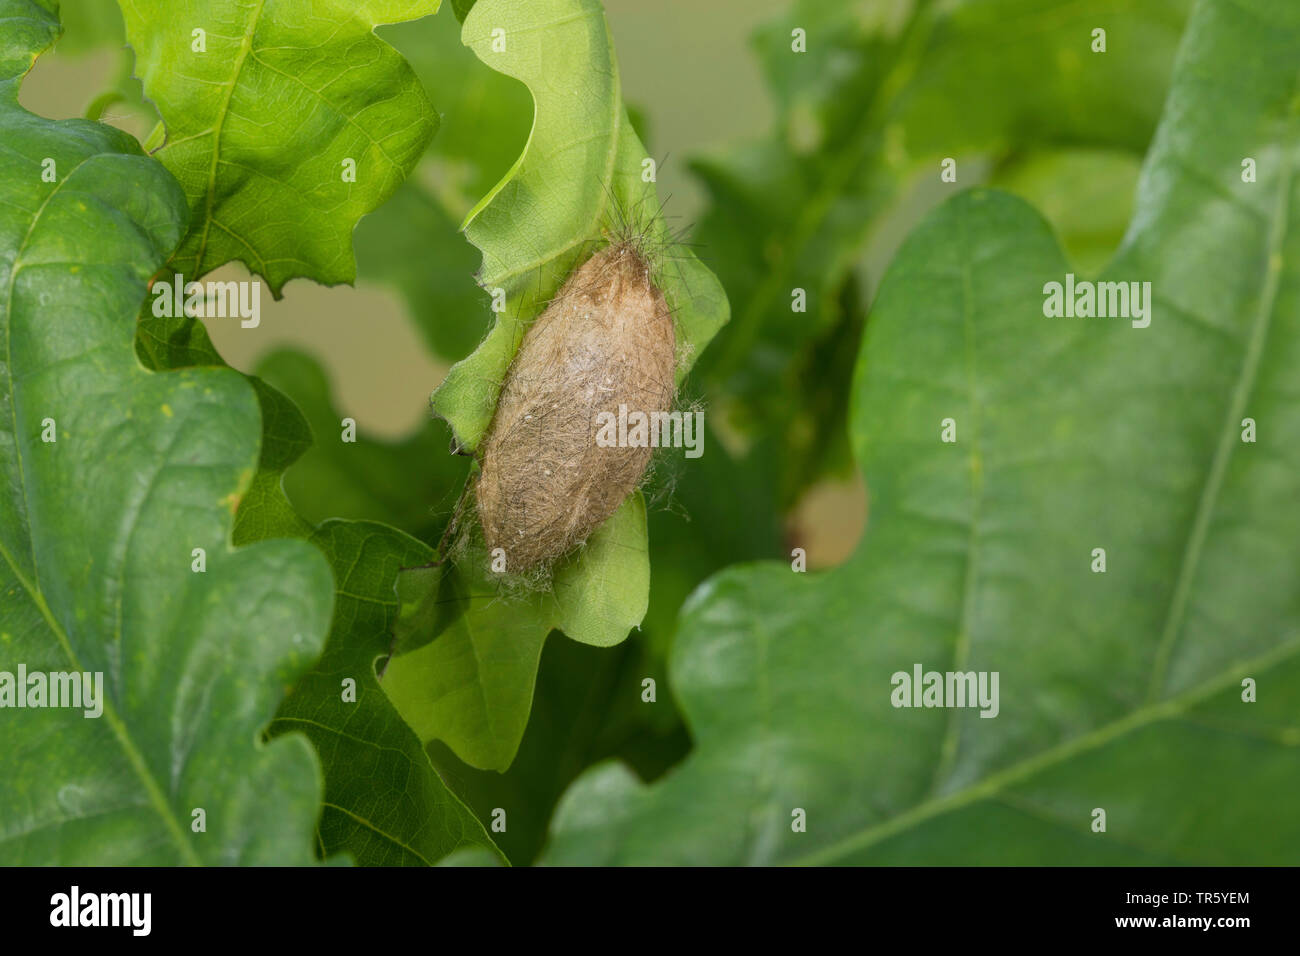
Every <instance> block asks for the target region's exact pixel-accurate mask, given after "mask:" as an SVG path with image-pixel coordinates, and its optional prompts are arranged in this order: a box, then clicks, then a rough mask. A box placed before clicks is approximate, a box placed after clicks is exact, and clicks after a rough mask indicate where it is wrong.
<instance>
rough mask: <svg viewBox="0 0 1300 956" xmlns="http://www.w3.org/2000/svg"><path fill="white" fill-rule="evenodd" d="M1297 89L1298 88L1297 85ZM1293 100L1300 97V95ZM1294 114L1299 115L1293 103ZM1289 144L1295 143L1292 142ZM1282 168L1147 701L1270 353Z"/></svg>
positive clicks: (1155, 691)
mask: <svg viewBox="0 0 1300 956" xmlns="http://www.w3.org/2000/svg"><path fill="white" fill-rule="evenodd" d="M1293 93H1294V88H1293ZM1292 102H1293V103H1294V102H1295V99H1294V96H1293V98H1292ZM1291 119H1292V120H1293V121H1294V119H1295V109H1294V108H1293V111H1292V116H1291ZM1288 145H1289V144H1288ZM1282 153H1283V160H1282V169H1281V173H1280V176H1279V179H1280V183H1279V186H1278V193H1279V195H1278V200H1277V207H1278V212H1277V215H1276V216H1275V218H1274V220H1273V222H1272V224H1271V226H1270V229H1269V235H1268V249H1267V252H1268V258H1267V260H1266V266H1265V274H1264V294H1263V295H1262V296H1260V302H1259V308H1258V311H1257V312H1256V314H1255V319H1254V322H1253V323H1252V325H1251V332H1250V340H1249V341H1248V343H1247V346H1246V354H1245V356H1244V357H1243V358H1242V363H1241V372H1240V374H1239V375H1238V377H1237V384H1236V387H1235V388H1234V389H1233V393H1232V399H1231V401H1230V402H1229V403H1228V412H1227V417H1226V419H1225V421H1224V426H1223V431H1222V432H1221V433H1220V435H1219V444H1218V447H1217V448H1216V449H1215V452H1214V460H1213V461H1212V462H1211V465H1210V473H1209V475H1207V476H1206V479H1205V485H1204V487H1203V488H1202V489H1201V497H1200V500H1199V502H1198V503H1197V506H1196V517H1195V519H1194V521H1193V523H1192V530H1191V533H1190V534H1189V535H1188V538H1187V542H1186V544H1185V545H1184V548H1183V558H1182V562H1181V564H1180V566H1179V570H1178V580H1177V584H1176V585H1175V587H1174V593H1173V595H1172V597H1171V598H1170V603H1169V610H1168V611H1167V612H1166V615H1165V626H1164V628H1163V630H1162V632H1161V637H1160V644H1159V646H1158V647H1157V649H1156V657H1155V662H1154V664H1153V665H1152V668H1151V683H1150V685H1149V686H1148V688H1147V698H1146V699H1147V702H1148V703H1151V702H1154V701H1155V700H1156V699H1157V698H1158V697H1159V696H1160V693H1161V692H1162V691H1163V690H1164V685H1165V681H1166V679H1167V677H1168V669H1169V662H1170V658H1171V657H1172V656H1173V652H1174V648H1175V647H1176V645H1177V643H1178V636H1179V634H1180V633H1181V632H1182V626H1183V618H1184V616H1185V615H1186V611H1187V602H1188V601H1189V599H1190V596H1191V592H1192V581H1193V580H1194V578H1195V576H1196V572H1197V570H1198V569H1199V568H1200V562H1201V552H1202V551H1203V550H1204V548H1205V539H1206V537H1207V536H1208V534H1209V527H1210V520H1211V518H1212V517H1213V513H1214V511H1215V509H1216V507H1217V506H1218V503H1219V494H1220V492H1221V491H1222V489H1223V481H1224V478H1225V477H1226V475H1227V472H1228V464H1229V462H1230V461H1231V459H1232V456H1233V453H1234V452H1235V450H1236V447H1237V445H1238V444H1240V442H1239V441H1238V438H1237V429H1238V428H1239V427H1240V426H1239V425H1237V424H1235V423H1237V422H1240V421H1241V416H1242V413H1243V412H1244V411H1245V410H1246V403H1247V401H1248V400H1249V398H1250V395H1251V392H1252V391H1253V390H1254V387H1255V380H1256V378H1257V377H1258V374H1259V364H1260V360H1261V358H1262V357H1263V353H1264V342H1265V341H1266V340H1267V339H1268V332H1269V328H1270V326H1271V324H1272V318H1273V313H1274V312H1275V311H1276V304H1277V293H1278V288H1279V286H1280V285H1281V277H1282V268H1283V265H1284V260H1283V257H1282V248H1283V245H1284V244H1285V242H1286V235H1287V228H1288V227H1289V226H1290V219H1291V202H1290V199H1291V189H1292V186H1293V184H1294V181H1295V161H1294V158H1293V155H1292V150H1291V149H1290V148H1284V149H1283V150H1282Z"/></svg>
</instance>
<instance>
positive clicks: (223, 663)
mask: <svg viewBox="0 0 1300 956" xmlns="http://www.w3.org/2000/svg"><path fill="white" fill-rule="evenodd" d="M0 21H2V22H4V24H5V27H4V29H3V30H2V31H0V289H2V290H3V291H2V292H0V335H3V341H4V359H3V363H2V364H0V368H2V369H3V375H4V379H5V390H4V391H5V395H6V399H5V401H4V402H3V404H2V405H0V469H3V472H4V483H5V485H6V487H7V491H6V493H5V495H4V497H3V498H2V499H0V555H2V556H3V562H2V563H0V594H3V596H4V597H3V601H2V602H0V608H2V609H0V671H4V672H7V673H10V674H12V673H14V672H16V671H17V669H18V667H20V666H25V667H26V669H27V671H28V673H29V674H30V673H34V672H46V673H49V672H69V671H78V672H88V673H92V674H95V673H98V674H100V675H102V696H101V701H102V714H101V715H100V716H99V718H98V719H95V718H88V717H86V716H83V711H82V710H80V709H67V708H60V709H54V708H46V709H39V710H37V709H23V710H9V709H6V710H5V717H4V720H5V731H4V739H5V747H4V748H3V749H2V750H0V780H3V781H4V785H3V788H0V820H2V821H3V824H0V862H3V863H8V864H49V863H59V864H106V863H113V864H123V863H132V864H178V863H190V864H192V863H213V864H270V863H276V864H286V863H308V862H311V861H312V859H313V858H314V854H313V849H312V839H311V834H312V829H313V826H314V823H315V819H316V815H317V813H318V810H319V800H320V788H319V782H318V780H319V768H318V764H317V762H316V760H315V757H314V756H313V754H312V751H311V748H310V746H309V745H308V744H307V742H306V741H305V740H303V739H302V737H301V736H297V735H295V736H292V737H286V738H285V739H283V740H278V741H275V742H272V743H269V744H262V743H259V742H258V741H257V735H258V732H259V730H260V729H261V728H262V727H264V726H265V724H266V722H267V721H268V720H269V719H270V716H271V714H272V712H273V710H274V708H275V705H276V702H277V701H278V700H279V698H280V697H281V696H282V694H283V693H284V688H285V686H286V685H287V684H290V683H292V681H293V680H294V679H295V678H296V677H297V675H298V674H300V673H301V672H302V671H303V670H305V669H306V667H307V666H309V664H310V662H311V660H312V659H313V658H314V657H315V656H316V655H317V654H318V653H319V651H320V647H321V643H322V640H323V637H324V634H325V631H326V628H327V626H328V621H329V616H330V609H331V593H332V584H331V580H330V573H329V568H328V566H327V565H326V564H325V562H324V561H323V560H322V559H321V557H320V555H319V553H317V552H316V550H315V549H314V548H311V547H309V546H307V545H305V544H303V543H301V542H295V541H275V542H267V543H264V544H260V545H257V546H255V547H249V548H234V547H232V545H231V512H232V511H233V509H234V507H235V503H236V502H237V501H238V499H239V496H240V494H241V493H242V491H243V489H244V488H245V487H246V486H247V485H248V482H249V479H250V477H251V475H252V473H253V469H254V467H255V465H256V463H257V436H258V433H259V430H260V428H259V419H258V408H257V401H256V398H255V396H254V393H253V390H252V389H251V388H250V387H249V386H248V385H247V384H246V383H245V381H244V380H243V379H242V378H241V377H240V376H239V375H237V374H235V373H234V372H231V371H227V370H221V369H211V368H205V369H189V370H184V371H177V372H169V373H156V372H152V371H148V370H146V369H144V368H143V367H141V365H140V364H139V363H138V362H137V360H136V356H135V353H134V350H133V345H132V340H133V337H134V334H135V317H136V312H137V310H138V309H139V307H140V303H141V301H142V300H143V299H144V297H145V295H146V293H147V288H148V281H149V278H150V276H151V275H152V274H153V273H154V272H155V270H157V269H158V267H159V266H161V265H162V264H163V262H164V261H165V260H166V257H167V255H168V253H169V252H170V251H171V250H172V248H173V247H174V246H175V244H176V243H177V242H178V241H179V240H180V238H181V236H182V234H183V232H184V226H185V222H186V205H185V197H184V194H183V192H182V191H181V189H180V187H179V186H178V185H177V184H176V182H175V181H174V180H173V179H172V178H171V177H170V176H169V175H168V174H167V172H166V171H165V170H164V169H163V167H162V166H160V165H159V164H158V163H156V162H155V161H153V160H151V159H149V158H148V157H146V156H144V155H143V153H142V152H141V151H140V148H139V146H138V144H137V143H136V142H135V140H133V139H132V138H131V137H129V136H127V135H126V134H124V133H121V132H120V131H118V130H115V129H112V128H110V127H107V126H102V125H99V124H96V123H90V122H86V121H69V122H52V121H49V120H46V119H43V118H40V117H37V116H34V115H32V114H30V113H28V112H26V111H25V110H23V109H22V108H21V107H19V106H18V104H17V92H18V85H19V83H20V82H21V78H22V77H23V76H24V75H25V74H26V73H27V71H28V70H29V69H30V67H31V65H32V63H33V62H34V60H35V57H36V56H37V54H38V53H40V52H41V51H42V50H44V49H46V48H47V47H48V46H49V45H50V44H51V43H52V42H53V41H54V39H55V37H56V36H57V35H58V31H59V24H58V19H57V15H56V13H55V5H54V3H53V2H51V0H0ZM51 164H52V165H51ZM43 173H50V174H52V175H48V176H46V175H43ZM47 179H52V181H47ZM47 438H50V439H53V440H46V439H47ZM196 549H202V553H199V552H197V551H196ZM200 558H202V559H203V562H204V563H203V566H202V568H201V569H200V570H201V573H196V568H199V565H198V563H197V562H198V561H199V559H200ZM10 690H11V691H12V690H13V688H12V687H11V688H10ZM3 694H4V691H3V690H2V689H0V697H2V695H3ZM10 703H11V702H10ZM199 809H202V811H203V818H202V819H203V822H204V824H205V826H204V827H202V828H200V827H198V822H199V817H198V816H196V811H197V810H199Z"/></svg>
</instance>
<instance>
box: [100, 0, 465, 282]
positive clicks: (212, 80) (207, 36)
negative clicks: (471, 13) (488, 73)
mask: <svg viewBox="0 0 1300 956" xmlns="http://www.w3.org/2000/svg"><path fill="white" fill-rule="evenodd" d="M438 3H439V0H367V2H365V3H362V4H360V5H358V4H354V3H346V2H342V0H325V2H323V3H318V4H316V5H315V7H314V8H313V11H312V16H309V17H307V16H303V15H302V11H301V10H300V9H298V7H297V6H296V5H295V4H293V3H288V2H283V0H281V2H276V0H269V2H267V3H261V4H258V5H256V6H250V5H247V4H239V3H236V2H234V0H122V13H123V16H124V17H125V20H126V31H127V38H128V40H129V41H130V43H131V46H132V47H133V48H134V49H135V51H136V71H137V73H138V74H139V75H140V77H141V79H142V80H143V82H144V91H145V95H146V96H147V97H148V98H149V99H150V100H151V101H153V103H154V104H155V105H156V106H157V108H158V111H159V113H160V114H161V116H162V120H163V127H162V129H161V131H160V133H159V134H155V137H154V139H155V140H157V142H156V143H154V144H151V145H157V146H158V147H160V148H158V149H157V152H156V155H157V156H158V158H159V159H160V160H162V162H163V164H164V165H166V166H167V168H168V169H169V170H171V171H172V173H173V174H174V175H175V176H176V178H177V179H178V180H179V181H180V183H181V185H182V186H183V187H184V189H185V194H186V196H187V198H188V200H189V204H190V210H191V223H190V229H189V232H188V233H187V234H186V236H185V239H184V241H183V242H182V243H181V246H180V248H179V249H178V250H177V251H176V253H175V254H174V255H173V256H172V260H171V262H172V265H173V266H174V267H175V268H176V269H177V270H178V271H180V272H182V273H183V274H184V275H185V276H186V277H187V278H190V277H193V276H198V275H202V274H205V273H207V272H209V271H211V270H212V269H214V268H216V267H217V266H219V265H221V264H223V263H226V262H233V261H236V260H238V261H240V262H243V263H245V264H246V265H247V266H248V268H249V270H250V271H252V272H254V273H256V274H259V275H261V276H263V277H264V278H265V279H266V281H267V283H268V284H269V285H270V287H271V291H272V292H273V293H274V294H275V295H276V296H277V297H278V296H279V295H280V290H281V288H282V287H283V286H284V283H285V282H286V281H288V280H289V279H291V278H294V277H295V276H307V277H309V278H312V279H315V280H316V281H318V282H322V283H325V284H335V283H340V282H351V281H352V279H353V278H354V275H355V271H356V269H355V263H354V261H353V257H352V230H353V228H354V227H355V226H356V223H357V220H359V219H360V218H361V217H362V216H363V215H365V214H366V213H367V212H370V211H371V210H372V209H374V208H376V207H377V206H378V205H379V204H380V203H382V202H383V201H384V200H385V199H387V198H388V196H389V195H391V194H392V192H393V191H394V190H395V189H396V188H397V187H398V185H399V184H400V183H401V182H402V181H403V180H404V179H405V178H406V176H407V174H409V172H410V171H411V169H412V168H413V167H414V165H415V163H416V161H417V160H418V159H419V157H420V154H421V153H422V152H423V151H424V148H425V146H426V144H427V143H428V141H429V138H430V137H431V136H433V133H434V131H435V129H436V128H437V113H436V112H435V111H434V109H433V107H432V105H431V104H430V103H429V101H428V99H427V97H426V96H425V94H424V91H423V90H422V89H421V87H420V83H419V81H418V80H417V79H416V77H415V74H414V73H413V72H412V71H411V68H410V67H409V66H408V65H407V64H406V62H405V61H404V60H403V59H402V58H401V57H400V56H399V55H398V54H397V52H396V51H395V50H393V48H392V47H390V46H389V45H388V44H387V43H385V42H383V41H382V40H380V39H379V38H378V37H376V36H375V35H374V32H373V29H374V26H375V25H376V24H379V23H393V22H397V21H400V20H409V19H413V18H415V17H421V16H425V15H428V14H432V13H434V12H435V11H436V10H437V9H438ZM196 31H203V35H202V36H201V37H200V36H197V35H196ZM200 46H201V49H200ZM349 162H351V163H353V164H354V165H355V178H354V179H353V180H349V179H348V178H347V173H348V167H347V165H346V164H347V163H349Z"/></svg>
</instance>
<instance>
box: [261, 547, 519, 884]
mask: <svg viewBox="0 0 1300 956" xmlns="http://www.w3.org/2000/svg"><path fill="white" fill-rule="evenodd" d="M311 540H312V541H313V543H315V544H316V545H317V546H319V547H320V549H321V550H322V551H324V552H325V554H326V555H327V556H328V557H329V560H330V563H331V564H332V565H333V567H334V573H335V574H336V575H337V577H338V594H337V596H336V602H337V605H336V611H335V615H334V627H333V630H332V632H331V634H330V639H329V644H328V645H327V647H326V648H325V653H324V654H323V655H322V657H321V659H320V662H319V663H318V664H317V665H316V667H314V668H313V669H312V671H311V672H310V673H309V674H307V675H306V676H305V677H304V678H303V679H302V680H300V681H299V682H298V684H297V685H296V686H295V687H294V689H293V692H292V693H291V694H290V695H289V696H288V697H286V698H285V700H284V703H283V704H282V705H281V707H280V711H279V713H278V714H277V715H276V718H275V722H274V723H273V724H272V725H271V732H272V734H273V735H275V734H282V733H288V732H293V731H301V732H302V733H304V734H306V735H307V737H308V738H310V739H311V741H312V743H314V744H315V745H316V750H317V752H318V753H319V754H320V758H321V762H322V763H323V764H324V765H325V810H324V813H323V815H322V817H321V822H320V827H319V831H318V833H319V839H320V846H321V852H322V854H323V855H330V854H333V853H336V852H339V851H344V850H346V851H348V852H350V853H351V854H352V855H353V857H354V858H355V859H356V861H357V862H358V863H362V864H365V865H370V866H410V865H415V866H430V865H433V864H434V863H437V862H438V861H440V860H441V859H443V858H444V857H446V856H447V855H448V854H450V853H452V852H453V851H456V850H457V849H465V848H475V849H480V850H482V851H483V852H484V853H485V854H486V855H487V856H488V857H489V858H490V859H494V860H499V859H503V857H501V855H500V853H499V851H497V850H496V849H495V847H493V845H492V841H491V840H490V839H489V838H488V836H487V833H486V831H485V830H484V829H483V825H482V824H481V823H480V822H479V821H478V820H477V819H475V817H474V814H473V813H471V812H470V811H469V809H468V808H466V806H465V805H464V804H463V803H462V802H461V801H460V800H459V799H458V798H457V797H456V796H455V795H454V794H453V793H452V792H451V791H450V790H448V789H447V787H446V786H445V785H444V783H443V781H442V780H441V779H440V777H439V775H438V774H437V773H436V772H435V771H434V768H433V767H432V766H431V765H430V762H429V758H428V757H427V756H426V755H425V753H424V751H423V749H422V747H421V746H420V742H419V741H418V740H417V739H416V737H415V735H414V734H413V733H412V732H411V730H410V728H409V727H407V726H406V725H405V724H404V723H403V722H402V719H401V718H400V717H399V716H398V715H397V712H396V711H395V710H394V709H393V707H392V705H391V704H390V703H389V702H388V698H387V697H385V696H384V692H383V691H382V690H380V688H379V682H378V681H377V680H376V678H375V671H374V665H375V662H376V660H379V659H382V658H383V657H385V656H386V655H387V654H388V651H389V649H390V645H391V642H392V637H391V635H392V629H393V620H394V619H395V618H396V616H397V595H396V594H395V593H394V591H393V583H394V581H395V580H396V578H397V574H398V571H399V569H400V568H402V567H405V566H410V565H415V564H421V563H424V562H426V561H428V560H429V558H430V556H431V552H430V551H429V548H428V547H427V546H426V545H423V544H421V543H420V542H418V541H416V540H415V539H414V538H411V537H409V536H407V535H405V534H403V533H402V532H400V531H397V530H396V529H394V528H390V527H387V526H385V525H382V524H377V523H374V522H369V521H326V522H325V523H324V524H322V525H321V526H320V527H318V528H317V529H316V530H315V532H314V533H313V535H312V538H311ZM347 681H351V682H352V684H351V687H352V689H353V692H354V699H352V700H348V699H346V698H345V693H346V690H347V687H348V685H347V683H346V682H347Z"/></svg>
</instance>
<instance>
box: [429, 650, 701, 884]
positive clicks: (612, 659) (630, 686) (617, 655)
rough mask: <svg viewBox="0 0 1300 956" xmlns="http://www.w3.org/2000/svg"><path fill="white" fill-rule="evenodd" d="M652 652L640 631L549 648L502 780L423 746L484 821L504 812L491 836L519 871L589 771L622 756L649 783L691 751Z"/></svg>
mask: <svg viewBox="0 0 1300 956" xmlns="http://www.w3.org/2000/svg"><path fill="white" fill-rule="evenodd" d="M648 651H649V648H648V647H647V642H646V640H645V638H644V637H643V636H641V635H636V634H634V635H633V636H632V637H631V638H629V639H628V640H627V641H624V642H623V643H622V644H620V645H618V646H617V647H612V648H597V647H591V646H589V645H586V644H580V643H579V642H577V641H549V642H547V644H546V647H545V649H544V650H543V652H542V660H541V666H540V667H539V669H538V672H537V688H536V691H535V693H534V695H533V704H532V710H531V713H530V714H529V717H528V729H527V730H526V731H525V733H524V738H523V741H522V742H521V743H520V745H519V753H518V754H517V755H516V756H515V759H514V762H513V763H512V764H511V765H510V769H509V770H507V771H506V772H504V773H497V772H496V771H491V770H475V769H474V768H472V767H469V766H467V765H466V764H465V763H464V762H462V761H460V760H458V759H457V758H456V756H455V755H454V754H453V753H452V752H451V751H450V750H449V749H448V748H447V747H446V746H445V745H444V744H442V743H441V742H440V741H433V742H432V743H430V744H429V746H428V747H427V748H426V750H427V752H428V754H429V757H430V759H431V760H432V761H433V764H434V766H436V767H437V768H438V772H439V774H440V775H441V776H442V778H443V779H444V780H446V781H447V784H448V786H450V787H451V788H452V789H454V790H455V791H456V793H457V794H459V795H460V796H461V797H462V798H463V799H464V800H465V802H466V803H468V804H469V805H470V806H471V807H472V808H473V809H474V812H475V814H476V815H477V816H478V818H479V819H480V820H483V821H485V822H486V821H490V820H491V819H492V815H493V812H494V811H496V810H497V809H498V808H500V809H501V810H504V811H505V813H506V816H507V821H508V826H507V827H506V828H505V830H504V831H502V832H494V833H493V834H492V839H493V840H494V841H495V843H496V845H497V846H498V847H500V848H501V851H502V852H503V853H504V854H505V855H506V856H507V857H508V858H509V859H510V861H511V862H512V863H513V864H514V865H515V866H523V865H526V864H529V863H532V862H533V860H534V859H535V858H536V856H537V854H538V852H539V851H540V850H541V848H542V844H543V843H544V841H545V839H546V834H547V829H548V825H549V823H550V819H551V813H552V811H553V810H554V809H555V804H556V801H557V800H558V799H559V798H560V797H561V796H562V795H563V793H564V792H565V790H566V789H567V788H568V786H569V784H571V783H572V782H573V781H574V780H575V779H576V778H577V776H578V774H580V773H581V772H582V771H583V770H585V769H586V768H587V767H589V766H591V765H592V764H593V763H595V762H597V761H599V760H604V759H606V758H609V757H617V758H618V759H620V760H624V761H627V762H628V763H630V764H631V765H632V766H634V767H635V769H636V772H637V774H638V775H639V776H640V777H641V778H642V779H644V780H652V779H654V778H655V777H657V776H659V775H660V774H662V773H663V772H664V771H665V770H667V769H668V768H669V767H671V766H672V765H673V764H675V763H677V761H679V760H680V759H681V758H682V757H683V756H684V755H685V753H686V752H687V751H688V750H689V749H690V740H689V738H688V737H687V735H686V732H685V729H684V728H683V727H682V725H681V721H680V720H677V719H675V717H676V715H675V713H674V711H673V709H672V704H671V702H670V701H669V700H668V697H669V694H668V691H667V688H668V680H667V677H666V674H665V673H664V671H663V669H662V665H661V664H659V663H658V662H657V661H651V660H650V659H649V654H648ZM647 678H650V679H653V680H654V681H655V685H656V690H655V699H654V700H653V701H649V700H646V699H645V698H646V692H647V689H646V687H645V685H644V681H645V680H646V679H647ZM665 715H667V717H668V719H666V720H665V719H663V718H664V716H665Z"/></svg>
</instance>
